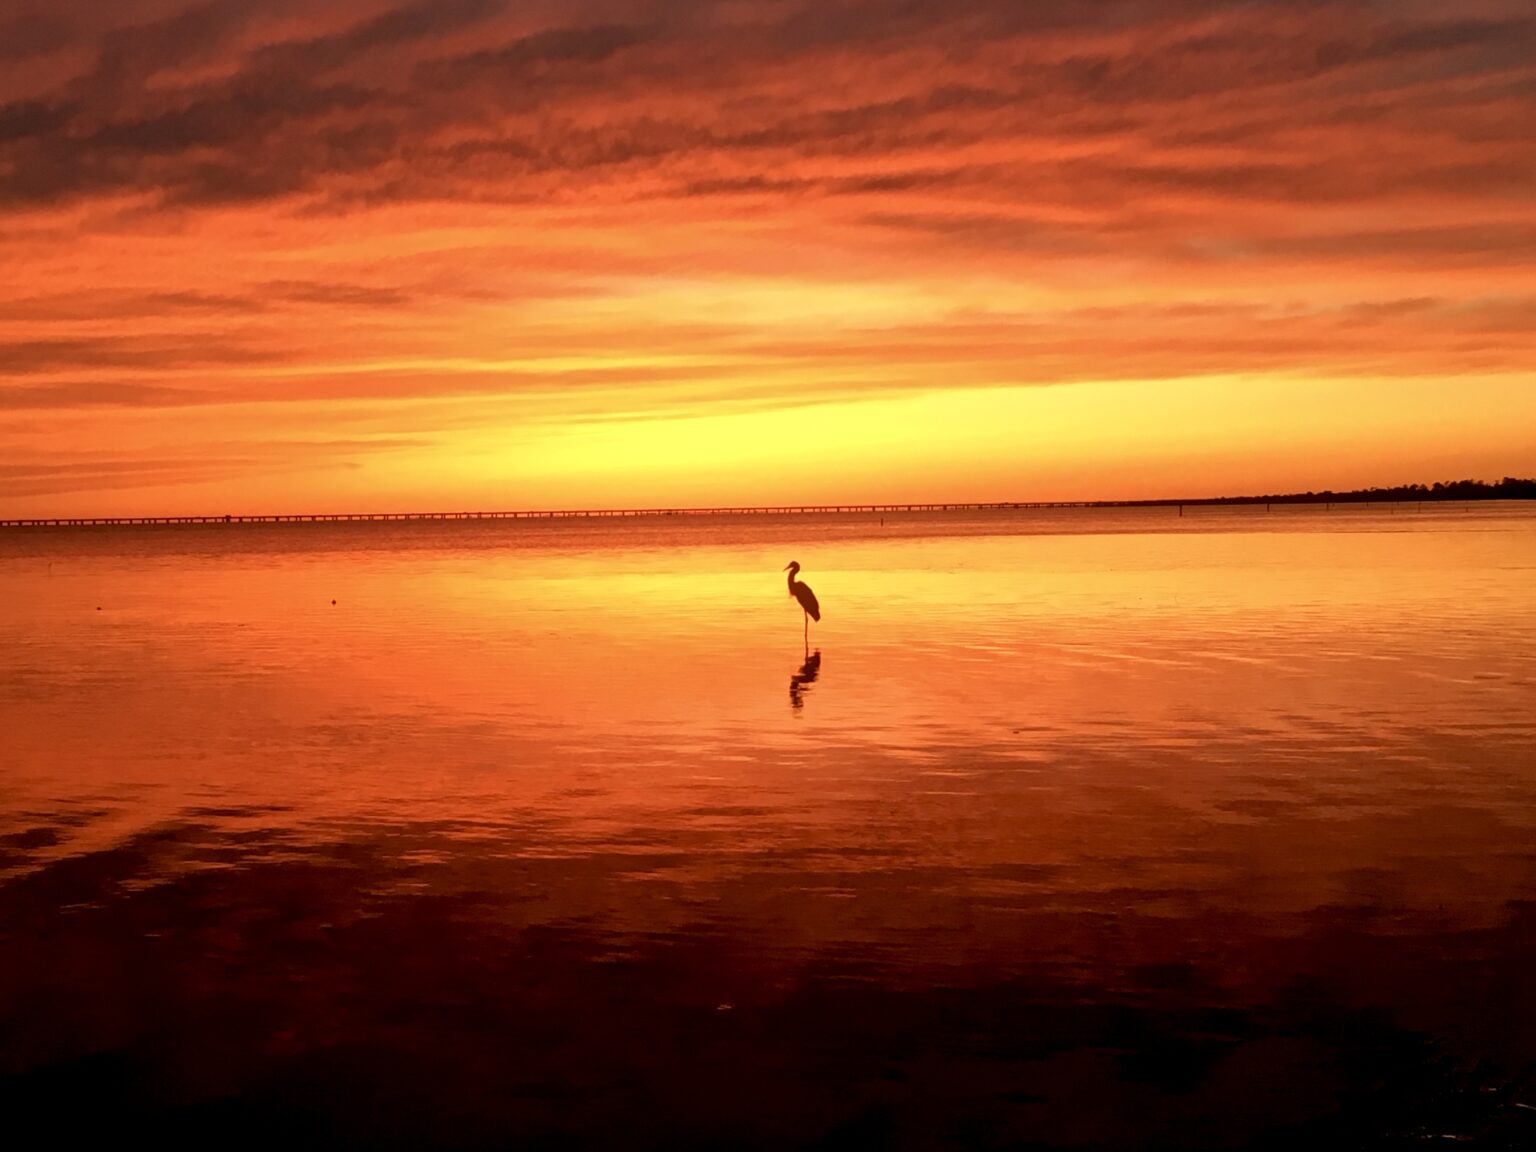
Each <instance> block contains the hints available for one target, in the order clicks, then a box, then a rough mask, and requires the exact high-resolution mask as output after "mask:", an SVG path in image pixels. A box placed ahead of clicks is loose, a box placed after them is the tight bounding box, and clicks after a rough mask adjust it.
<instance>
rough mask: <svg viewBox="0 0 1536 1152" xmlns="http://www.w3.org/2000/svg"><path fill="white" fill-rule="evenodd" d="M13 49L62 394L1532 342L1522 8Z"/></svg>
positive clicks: (120, 24)
mask: <svg viewBox="0 0 1536 1152" xmlns="http://www.w3.org/2000/svg"><path fill="white" fill-rule="evenodd" d="M0 57H3V59H4V61H5V67H4V68H3V69H0V211H3V212H4V213H5V216H6V224H7V226H6V228H5V229H4V230H3V234H0V266H3V270H4V272H5V277H4V278H3V283H0V408H4V409H6V410H8V411H13V412H23V411H24V412H26V413H29V414H31V413H41V414H44V415H42V416H39V417H37V419H38V420H40V421H42V422H44V423H46V422H47V421H48V420H51V419H54V418H62V416H63V415H65V414H68V413H71V412H73V413H84V414H89V415H90V416H91V417H92V418H93V419H96V420H99V421H101V424H100V425H99V426H100V427H103V428H105V427H109V426H111V422H112V421H113V420H122V421H131V420H135V419H138V418H140V417H141V416H142V418H144V419H150V418H152V417H153V416H154V415H155V414H156V413H160V412H165V411H170V410H172V409H175V410H178V411H181V410H185V411H187V412H192V411H194V410H196V411H198V412H203V413H209V418H210V419H213V418H214V415H213V414H212V413H213V410H216V409H222V408H227V407H229V406H231V405H244V406H249V407H250V408H252V409H259V410H260V416H259V419H260V420H261V421H266V422H269V423H270V422H271V421H274V420H276V419H277V418H278V417H277V413H279V412H280V411H282V412H291V411H294V410H296V408H297V407H298V406H300V405H303V404H313V405H319V406H321V407H322V408H324V414H323V415H322V416H318V417H315V418H316V419H324V420H328V421H340V420H342V419H343V416H342V415H341V413H343V412H345V411H352V410H354V409H355V410H358V411H362V410H366V411H370V412H389V413H392V415H390V416H389V417H388V419H393V420H396V421H405V422H406V423H407V424H408V425H409V421H410V420H411V419H414V418H413V417H408V416H405V415H403V414H402V413H404V412H405V410H406V409H407V408H408V407H409V406H410V405H412V404H423V405H425V404H430V403H431V402H433V401H436V400H439V399H444V398H447V399H449V400H454V399H455V398H464V399H466V400H474V401H475V402H476V403H480V404H483V405H484V409H485V410H487V411H492V410H494V411H496V412H498V413H501V414H502V415H501V416H499V417H498V418H503V419H506V420H508V421H527V422H529V423H530V424H537V425H539V426H541V427H543V426H547V425H552V424H556V423H558V422H559V421H560V420H562V419H563V420H576V421H590V420H594V419H598V418H611V417H613V415H614V414H618V415H621V416H623V417H624V418H625V419H645V418H649V417H651V416H653V415H655V414H656V413H658V412H680V411H704V410H705V409H707V408H708V406H709V405H712V404H713V405H720V406H725V407H730V406H738V407H739V408H740V409H741V410H747V408H746V407H745V406H750V405H779V406H783V405H793V404H801V403H813V402H816V399H817V397H819V396H823V395H827V394H829V392H828V390H829V389H830V392H831V394H835V395H836V396H838V397H840V398H844V399H851V398H855V397H857V396H859V395H866V396H868V395H877V394H881V393H892V392H905V391H914V390H922V389H925V388H926V389H939V388H945V387H950V386H965V387H975V388H981V387H991V386H1025V385H1028V386H1036V385H1050V384H1060V383H1064V382H1071V381H1080V380H1092V379H1103V378H1106V377H1129V378H1136V379H1145V380H1148V381H1155V380H1160V379H1166V378H1172V377H1178V376H1185V375H1191V374H1200V373H1233V372H1254V373H1261V374H1262V373H1312V374H1316V375H1327V374H1330V373H1332V374H1338V375H1340V376H1341V377H1343V376H1347V374H1348V373H1350V372H1368V373H1371V374H1374V375H1375V376H1377V377H1379V378H1382V379H1401V378H1407V377H1409V376H1414V375H1420V376H1422V375H1425V374H1443V375H1447V376H1449V375H1456V374H1465V373H1471V372H1516V371H1519V370H1520V369H1521V368H1522V367H1526V368H1528V367H1529V365H1530V363H1531V358H1532V348H1531V342H1530V340H1529V338H1528V337H1526V335H1525V333H1524V331H1523V329H1522V328H1521V325H1522V324H1524V323H1525V322H1526V321H1527V320H1528V318H1529V314H1530V313H1529V307H1528V305H1527V304H1525V303H1522V302H1523V301H1528V300H1529V299H1531V298H1532V297H1533V296H1536V291H1533V290H1532V287H1531V279H1530V275H1531V270H1532V267H1533V265H1536V218H1533V216H1532V213H1531V208H1530V196H1529V190H1530V188H1531V187H1532V186H1533V185H1536V153H1533V152H1532V150H1531V147H1530V144H1529V125H1530V123H1532V122H1533V121H1536V18H1533V17H1532V15H1531V13H1530V12H1529V10H1528V6H1524V5H1520V4H1518V3H1506V2H1504V0H1471V2H1469V3H1468V4H1465V5H1463V6H1462V7H1461V8H1459V9H1458V10H1457V12H1456V13H1455V14H1454V15H1452V14H1450V13H1448V12H1446V11H1445V10H1444V9H1443V8H1441V7H1440V6H1437V5H1433V4H1429V3H1419V2H1413V3H1410V2H1402V3H1394V4H1391V5H1386V4H1381V3H1377V2H1374V0H1308V2H1306V3H1297V2H1294V0H1247V2H1230V0H1169V2H1168V3H1163V4H1157V5H1147V4H1145V3H1139V2H1131V0H1125V2H1121V0H1105V2H1104V3H1096V4H1084V3H1081V2H1079V0H1041V2H1035V3H1019V2H1017V0H951V2H948V3H944V4H934V3H928V2H921V0H817V2H815V3H812V2H811V0H773V2H770V3H762V4H736V3H727V2H725V0H561V2H558V3H557V2H555V0H528V2H520V3H516V4H513V3H501V2H497V0H449V2H438V0H430V2H429V0H415V2H400V0H327V2H326V3H321V4H315V3H303V2H301V0H273V2H272V3H270V4H262V5H252V4H246V3H237V2H236V0H200V2H196V3H192V2H187V0H122V2H121V3H118V4H113V5H89V6H86V5H79V6H65V8H64V9H61V10H58V11H57V12H56V11H55V6H45V5H41V4H30V5H28V6H26V7H25V8H23V9H21V10H19V11H18V12H17V13H15V14H14V15H10V16H8V17H6V18H4V19H3V20H0ZM348 406H352V407H348ZM473 407H474V406H473V405H469V404H466V405H465V406H464V408H463V410H464V411H469V410H471V409H472V408H473ZM751 410H756V409H755V408H753V409H751ZM604 413H607V414H608V416H607V417H605V416H604ZM229 418H230V419H233V416H230V417H229ZM421 418H422V419H424V420H426V419H431V420H447V419H449V416H447V415H445V414H444V413H443V412H440V411H439V412H435V414H434V415H432V416H430V417H427V416H422V417H421ZM461 418H464V419H467V417H462V414H456V415H454V416H452V419H453V420H459V419H461ZM380 419H385V417H382V416H381V417H380ZM19 426H20V425H19V424H7V425H6V426H5V427H7V428H14V427H19ZM410 426H411V427H412V428H414V425H410ZM456 427H457V425H456ZM41 435H42V433H38V432H27V433H21V432H15V433H7V432H4V431H0V449H4V448H6V447H14V446H15V445H17V444H20V443H22V442H30V440H29V438H36V437H38V436H41ZM7 437H9V439H7ZM337 451H339V452H340V451H344V450H343V449H339V448H338V449H337ZM232 455H236V456H240V458H242V459H246V458H247V456H245V455H242V454H240V453H232ZM250 466H251V467H252V468H255V467H256V465H254V464H252V465H250Z"/></svg>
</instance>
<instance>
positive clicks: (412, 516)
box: [0, 500, 1137, 528]
mask: <svg viewBox="0 0 1536 1152" xmlns="http://www.w3.org/2000/svg"><path fill="white" fill-rule="evenodd" d="M1135 503H1137V502H1136V501H1119V500H1113V501H1068V502H1040V501H1034V502H1022V501H1021V502H1012V501H1009V502H998V503H988V504H966V503H958V504H957V503H947V504H945V503H941V504H934V503H917V504H780V505H766V506H762V507H751V508H747V507H728V508H565V509H525V510H519V511H502V512H467V511H465V512H290V513H274V514H270V515H243V516H234V515H226V516H49V517H40V518H34V519H3V520H0V528H78V527H87V526H97V525H101V526H124V527H138V526H143V525H174V524H336V523H382V522H388V521H401V522H419V521H424V520H596V519H612V518H616V517H623V518H626V519H629V518H635V517H641V516H807V515H816V514H849V513H852V514H863V515H885V514H887V513H897V512H992V511H998V510H1005V509H1006V510H1014V509H1041V508H1110V507H1126V506H1130V505H1133V504H1135Z"/></svg>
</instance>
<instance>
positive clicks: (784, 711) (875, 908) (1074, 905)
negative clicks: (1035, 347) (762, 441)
mask: <svg viewBox="0 0 1536 1152" xmlns="http://www.w3.org/2000/svg"><path fill="white" fill-rule="evenodd" d="M792 559H794V560H799V561H800V562H801V563H802V564H803V565H804V566H805V568H804V571H803V572H802V574H801V578H802V579H804V580H805V581H807V582H808V583H810V584H811V585H812V586H813V587H814V588H815V590H816V592H817V595H818V596H819V597H820V600H821V603H822V606H823V613H824V616H823V620H822V622H821V624H819V625H812V627H811V639H810V646H809V648H806V647H805V646H804V642H803V640H802V618H801V614H800V611H799V609H798V607H797V606H796V605H795V604H794V602H793V601H792V600H790V599H789V598H788V596H787V592H786V589H785V586H784V582H783V581H784V577H783V575H782V573H781V571H780V570H781V569H782V568H783V567H784V565H785V564H786V563H787V562H788V561H789V560H792ZM1533 571H1536V514H1533V511H1532V510H1530V509H1527V508H1525V507H1522V506H1519V505H1504V504H1494V503H1489V504H1481V505H1438V506H1436V505H1426V506H1425V507H1424V508H1423V509H1422V510H1421V509H1416V508H1410V507H1406V506H1403V507H1399V508H1395V509H1386V508H1358V507H1348V508H1343V509H1336V510H1333V511H1325V510H1323V509H1318V508H1305V507H1303V508H1297V507H1289V508H1284V509H1278V508H1277V509H1276V510H1275V511H1274V512H1273V513H1265V512H1264V511H1263V509H1262V508H1259V509H1252V508H1238V509H1227V508H1214V509H1210V508H1202V509H1187V510H1186V515H1185V516H1184V517H1182V518H1180V517H1179V516H1178V515H1177V510H1175V509H1130V510H1111V509H1090V510H1067V511H1056V512H1011V513H989V514H985V515H962V514H909V515H890V514H887V515H886V516H885V517H884V519H883V522H882V519H881V518H880V517H879V516H865V515H846V516H826V517H784V518H768V517H727V518H720V519H710V518H699V519H695V518H667V517H658V518H654V519H643V520H633V521H600V522H582V521H552V522H507V521H495V522H478V523H477V522H464V523H430V522H429V523H420V524H417V523H404V524H401V523H387V524H337V525H308V524H300V525H272V526H250V525H241V526H223V525H211V526H174V527H170V526H167V527H159V528H139V529H125V528H77V529H30V530H9V531H5V532H0V762H3V775H0V1099H3V1100H4V1101H5V1102H6V1103H7V1104H8V1107H9V1108H10V1109H11V1110H12V1112H13V1114H16V1113H17V1112H18V1111H19V1112H20V1114H23V1115H25V1114H28V1113H32V1112H41V1113H45V1114H47V1115H48V1117H49V1119H50V1122H51V1123H53V1124H54V1125H56V1126H59V1127H61V1129H62V1130H66V1131H67V1130H69V1129H71V1128H77V1129H78V1128H84V1129H90V1130H91V1131H97V1130H102V1131H113V1132H119V1131H122V1130H124V1126H127V1127H128V1128H132V1127H133V1126H135V1125H140V1126H144V1127H145V1128H147V1129H151V1130H153V1131H155V1132H157V1133H159V1134H161V1136H162V1138H164V1139H169V1140H175V1139H183V1138H184V1139H186V1140H188V1141H191V1140H195V1139H200V1138H202V1137H203V1136H205V1135H206V1134H207V1133H208V1132H210V1131H214V1130H217V1131H218V1132H221V1133H237V1134H241V1135H239V1136H238V1139H247V1140H249V1141H250V1142H252V1143H265V1142H268V1141H271V1140H285V1141H289V1142H293V1141H298V1142H301V1143H306V1142H307V1143H329V1142H336V1141H341V1142H350V1143H357V1144H365V1145H385V1144H400V1145H406V1146H413V1145H423V1144H425V1145H434V1146H452V1147H460V1146H465V1147H467V1146H530V1145H539V1144H541V1143H554V1144H560V1145H561V1146H570V1145H572V1144H574V1145H575V1146H581V1147H590V1146H625V1147H668V1148H671V1147H679V1146H692V1145H697V1146H711V1147H810V1146H818V1145H825V1146H829V1147H843V1146H865V1147H911V1148H927V1147H957V1148H958V1147H966V1148H970V1147H1019V1146H1029V1147H1059V1148H1093V1147H1099V1148H1143V1147H1145V1148H1203V1147H1210V1148H1235V1147H1260V1146H1273V1147H1277V1148H1278V1147H1294V1146H1296V1142H1297V1141H1298V1140H1302V1139H1313V1140H1324V1141H1333V1142H1340V1141H1342V1142H1345V1143H1350V1144H1353V1145H1355V1146H1362V1147H1375V1146H1389V1147H1395V1146H1399V1144H1401V1146H1405V1147H1406V1146H1417V1144H1416V1143H1415V1142H1416V1141H1417V1140H1418V1139H1419V1138H1420V1137H1422V1136H1426V1135H1457V1136H1463V1137H1471V1138H1473V1139H1476V1140H1480V1141H1482V1142H1483V1143H1484V1145H1485V1146H1488V1147H1495V1146H1497V1147H1504V1146H1510V1147H1514V1146H1518V1144H1517V1143H1509V1141H1519V1140H1523V1139H1525V1138H1526V1137H1527V1135H1529V1125H1528V1124H1527V1123H1526V1119H1527V1117H1528V1116H1530V1115H1536V1113H1531V1112H1529V1111H1528V1110H1527V1109H1524V1108H1522V1107H1521V1106H1520V1105H1521V1104H1522V1103H1536V1099H1532V1098H1531V1095H1530V1085H1529V1083H1528V1077H1529V1073H1530V1070H1531V1068H1532V1066H1533V1065H1532V1062H1533V1060H1536V997H1533V994H1532V990H1531V989H1532V983H1531V981H1530V978H1529V972H1530V971H1533V970H1536V835H1533V832H1536V803H1533V801H1536V773H1533V769H1536V757H1533V749H1536V709H1533V707H1532V703H1533V700H1536V692H1533V687H1536V599H1533V597H1532V596H1531V595H1530V585H1531V581H1532V572H1533ZM82 1097H83V1098H87V1099H89V1100H91V1101H92V1102H93V1103H92V1105H91V1106H90V1107H89V1108H86V1109H80V1108H78V1107H72V1106H71V1105H70V1104H69V1103H68V1102H70V1101H74V1100H78V1099H81V1098H82ZM1522 1125H1524V1127H1522Z"/></svg>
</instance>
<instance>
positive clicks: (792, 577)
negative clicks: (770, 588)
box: [789, 568, 800, 592]
mask: <svg viewBox="0 0 1536 1152" xmlns="http://www.w3.org/2000/svg"><path fill="white" fill-rule="evenodd" d="M799 571H800V569H799V568H791V569H790V570H789V590H790V591H791V592H793V591H794V590H795V574H796V573H798V572H799Z"/></svg>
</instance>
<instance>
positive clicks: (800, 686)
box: [789, 648, 821, 711]
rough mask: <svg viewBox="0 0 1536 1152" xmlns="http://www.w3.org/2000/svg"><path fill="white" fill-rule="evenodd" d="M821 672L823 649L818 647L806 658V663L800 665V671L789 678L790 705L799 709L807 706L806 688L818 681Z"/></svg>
mask: <svg viewBox="0 0 1536 1152" xmlns="http://www.w3.org/2000/svg"><path fill="white" fill-rule="evenodd" d="M820 674H821V649H820V648H818V649H816V651H814V652H812V653H811V654H810V655H809V656H807V657H806V658H805V663H804V664H802V665H800V671H798V672H796V673H795V674H794V675H793V676H791V677H790V678H789V706H790V707H791V708H794V709H795V710H796V711H798V710H799V709H801V708H804V707H805V690H806V689H807V688H809V687H810V686H811V685H812V684H814V683H816V677H817V676H819V675H820Z"/></svg>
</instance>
